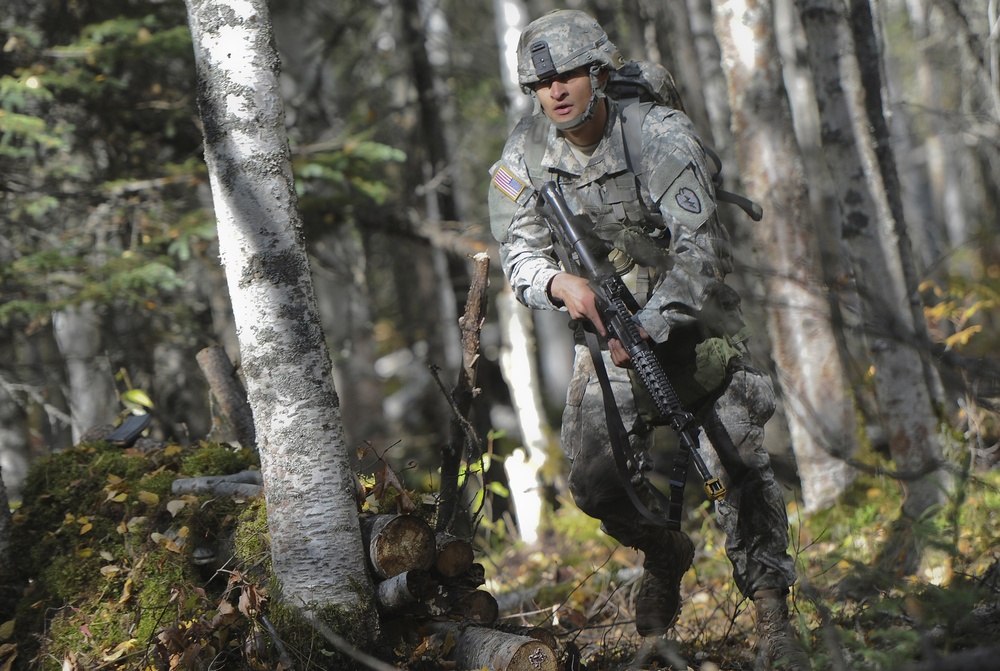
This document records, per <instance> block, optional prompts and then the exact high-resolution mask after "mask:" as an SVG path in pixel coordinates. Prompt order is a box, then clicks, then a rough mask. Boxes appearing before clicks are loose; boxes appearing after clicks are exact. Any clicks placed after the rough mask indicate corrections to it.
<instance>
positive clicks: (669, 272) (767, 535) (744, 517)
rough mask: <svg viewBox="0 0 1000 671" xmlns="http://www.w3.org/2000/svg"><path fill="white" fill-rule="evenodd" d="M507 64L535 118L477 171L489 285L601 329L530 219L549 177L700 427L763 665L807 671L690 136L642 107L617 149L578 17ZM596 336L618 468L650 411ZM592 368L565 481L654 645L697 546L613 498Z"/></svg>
mask: <svg viewBox="0 0 1000 671" xmlns="http://www.w3.org/2000/svg"><path fill="white" fill-rule="evenodd" d="M517 57H518V79H519V81H520V84H521V87H522V89H523V90H524V91H525V93H526V94H530V95H533V96H535V98H536V99H537V102H538V107H539V108H540V110H539V111H538V112H536V113H535V115H533V116H532V117H529V118H526V119H524V120H522V121H521V123H520V124H519V125H518V126H517V127H516V128H515V129H514V131H513V132H512V133H511V135H510V137H509V138H508V140H507V143H506V146H505V147H504V150H503V154H502V157H501V159H500V160H499V161H498V162H497V163H496V164H495V165H494V166H493V168H492V169H491V175H492V183H491V188H490V190H489V206H490V223H491V227H492V231H493V235H494V236H495V237H496V238H497V240H498V241H499V242H500V258H501V263H502V266H503V270H504V274H505V275H506V277H507V279H508V281H509V282H510V285H511V287H512V288H513V290H514V293H515V295H516V296H517V298H518V300H520V301H521V302H522V303H524V304H525V305H527V306H529V307H531V308H534V309H539V310H552V309H559V310H565V311H567V312H568V313H569V315H570V317H572V318H573V319H574V320H578V322H581V323H582V322H585V321H588V322H590V323H591V324H592V325H593V328H595V329H596V330H597V331H598V332H599V333H600V334H601V335H602V336H606V335H607V333H606V331H605V328H604V324H603V323H602V321H601V318H600V314H599V312H598V308H597V304H596V302H595V294H594V292H593V291H592V289H591V287H590V285H589V283H588V281H587V280H586V279H584V278H582V277H578V276H576V275H573V274H571V273H570V272H567V271H566V269H565V268H563V267H562V266H560V264H559V262H558V259H557V256H556V255H555V253H554V251H553V242H552V239H551V237H550V233H549V229H548V228H547V226H546V224H545V223H544V221H543V219H542V218H541V217H540V215H539V214H538V212H537V211H536V208H535V205H536V202H537V199H538V198H537V196H538V190H539V189H540V187H541V186H542V184H544V183H546V182H549V181H555V182H556V183H557V184H558V185H559V187H560V190H561V192H562V194H563V195H564V197H565V198H566V200H567V202H568V204H569V205H570V207H571V209H572V210H573V211H574V212H575V213H577V214H585V215H586V216H587V218H588V219H589V220H590V221H592V222H593V236H594V238H595V239H596V240H598V241H599V242H600V244H603V246H604V251H606V252H607V253H608V255H609V259H611V260H612V261H613V262H614V264H615V267H616V269H617V270H618V271H619V273H620V274H621V276H622V277H623V279H624V280H625V281H626V284H627V285H628V286H629V288H630V289H632V292H633V293H634V294H635V295H636V298H637V299H638V300H639V303H640V305H641V306H642V307H641V309H640V310H639V311H638V312H637V313H636V315H635V319H636V321H637V322H638V324H639V326H640V327H641V332H642V334H643V337H644V338H646V337H648V339H649V340H650V341H651V342H652V343H655V345H654V348H655V350H656V351H657V354H658V356H660V358H661V361H662V362H663V364H664V367H665V368H666V369H667V371H668V376H669V377H670V379H671V382H672V383H673V385H674V387H675V388H676V389H677V393H678V396H679V397H680V398H681V400H682V401H683V402H684V404H685V408H686V409H689V411H690V412H692V413H693V414H694V415H695V416H696V417H697V418H698V419H699V421H700V424H701V426H702V427H703V428H704V432H703V434H704V435H702V441H701V443H702V446H701V450H700V452H701V453H702V454H703V456H704V458H705V461H706V462H707V463H708V464H709V467H710V468H711V469H712V470H713V471H714V472H716V473H718V474H719V475H720V476H721V477H722V479H723V481H724V483H725V486H726V488H727V489H728V494H727V495H726V496H725V498H724V499H722V500H721V501H718V502H717V503H716V516H717V520H718V522H719V524H720V525H721V527H722V529H723V530H724V531H725V533H726V536H727V541H726V551H727V554H728V556H729V558H730V560H731V562H732V565H733V576H734V579H735V582H736V584H737V586H738V588H739V589H740V591H741V592H742V594H743V595H744V596H746V597H748V598H750V599H752V600H753V602H754V604H755V606H756V612H757V632H758V650H759V660H760V662H761V666H762V667H763V668H766V669H772V668H781V669H800V668H808V666H809V665H808V661H807V660H806V658H805V655H804V653H803V652H802V650H801V649H800V648H799V647H798V645H797V643H796V641H795V637H794V634H793V632H792V630H791V627H790V625H789V622H788V606H787V594H788V590H789V587H790V586H791V585H792V584H793V582H794V581H795V569H794V566H793V562H792V559H791V557H790V556H789V554H788V544H789V537H788V520H787V517H786V513H785V501H784V497H783V495H782V492H781V489H780V488H779V486H778V484H777V483H776V482H775V479H774V474H773V472H772V470H771V464H770V460H769V457H768V454H767V452H766V451H765V450H764V448H763V445H762V444H763V426H764V423H765V422H766V421H767V420H768V418H769V417H770V416H771V414H772V413H773V411H774V405H775V399H774V393H773V391H772V389H771V386H770V382H769V380H768V378H767V377H766V376H765V375H764V374H763V373H761V372H760V371H758V370H756V369H755V368H753V367H752V366H751V365H750V361H749V355H748V350H747V347H746V342H745V341H746V337H747V330H746V328H745V326H744V324H743V320H742V316H741V308H740V299H739V296H738V295H737V294H736V292H735V291H734V290H733V289H731V288H730V287H728V286H727V285H726V284H725V277H726V275H727V274H728V273H729V272H731V271H732V258H731V251H730V246H729V238H728V233H727V232H726V230H725V228H724V227H723V226H722V225H721V224H720V223H719V220H718V217H717V215H716V204H715V191H714V188H713V183H712V179H711V170H710V167H709V165H708V159H707V158H706V154H705V151H704V149H703V147H702V145H701V142H700V140H699V139H698V137H697V135H696V133H695V132H694V129H693V127H692V124H691V122H690V120H689V119H688V118H687V117H686V116H685V115H684V114H683V113H682V112H680V111H678V110H676V109H672V108H670V107H667V106H663V105H657V106H653V107H652V108H651V109H649V111H648V113H646V114H645V116H644V117H642V120H641V147H640V148H639V150H637V149H636V148H634V147H632V148H630V147H628V145H627V142H626V138H625V136H624V134H623V127H622V118H621V115H620V110H619V105H618V103H617V102H616V101H615V100H613V99H611V98H609V97H607V96H606V95H605V86H606V84H607V82H608V78H609V74H610V73H611V72H613V71H616V70H617V69H618V68H619V67H621V66H622V65H623V61H622V57H621V54H620V53H619V51H618V49H617V48H616V47H615V45H614V44H612V43H611V41H610V40H609V39H608V36H607V34H606V33H605V31H604V30H603V29H602V28H601V26H600V25H599V24H598V23H597V22H596V21H595V20H594V19H593V18H591V17H590V16H588V15H587V14H585V13H583V12H580V11H576V10H557V11H554V12H550V13H549V14H546V15H545V16H543V17H541V18H539V19H538V20H536V21H534V22H533V23H531V24H530V25H529V26H528V27H527V28H526V29H525V31H524V32H523V33H522V35H521V38H520V42H519V44H518V52H517ZM633 123H634V122H633ZM637 154H638V155H637ZM580 331H581V330H580V329H579V328H578V329H577V333H578V335H580ZM602 342H603V346H602V351H601V355H600V356H599V357H597V358H600V359H601V360H602V362H603V365H604V366H605V367H606V369H607V372H608V374H609V377H610V387H611V388H612V389H613V394H614V397H615V400H616V402H617V405H618V407H619V411H620V413H621V417H622V419H623V420H624V422H625V426H626V428H627V429H629V441H630V442H631V446H630V448H631V449H632V450H633V451H634V453H635V455H639V456H638V457H636V458H634V459H633V462H634V463H639V464H643V463H646V462H647V458H646V457H645V456H644V455H647V454H648V450H649V448H650V447H651V446H652V438H653V430H652V425H651V423H650V422H651V420H652V419H653V417H652V416H651V414H650V413H649V412H648V411H647V410H646V404H645V403H644V402H643V396H642V393H641V391H640V390H638V389H636V388H635V387H634V385H633V376H632V375H631V372H630V370H629V356H628V354H627V352H626V351H625V350H624V348H623V347H622V345H621V343H619V342H618V341H617V340H614V339H610V340H607V339H606V338H605V339H604V340H603V341H602ZM593 359H594V357H592V355H591V352H590V350H588V348H587V347H586V346H585V345H584V344H583V343H582V338H578V339H577V345H576V350H575V359H574V371H573V377H572V380H571V382H570V385H569V390H568V392H567V399H566V408H565V410H564V413H563V420H562V435H561V442H562V447H563V450H564V451H565V453H566V456H567V458H568V461H569V464H570V473H569V487H570V491H571V492H572V494H573V497H574V500H575V502H576V504H577V505H578V506H579V507H580V509H581V510H583V511H584V512H585V513H586V514H588V515H590V516H592V517H595V518H597V519H599V520H601V524H602V528H603V529H604V531H605V532H607V533H608V534H609V535H611V536H613V537H614V538H616V539H617V540H618V541H620V542H621V543H623V544H625V545H628V546H630V547H633V548H636V549H638V550H641V551H642V552H643V554H644V562H643V568H644V574H643V579H642V585H641V588H640V590H639V593H638V595H637V598H636V603H635V612H636V629H637V631H638V633H639V634H640V635H642V636H659V635H663V634H665V633H666V632H667V631H668V630H669V629H670V627H672V626H673V625H674V623H675V622H676V620H677V617H678V615H679V613H680V606H681V599H680V581H681V577H682V576H683V574H684V573H685V571H687V569H688V568H689V567H690V565H691V562H692V558H693V555H694V547H693V544H692V542H691V540H690V538H689V537H688V536H687V535H686V534H684V533H682V532H679V531H670V530H668V529H667V528H665V527H664V526H662V525H659V524H657V523H656V522H655V520H653V519H651V518H650V516H649V515H645V514H643V513H641V512H640V510H639V509H638V507H637V506H635V505H633V504H632V503H631V501H630V499H629V498H628V497H627V492H626V490H625V486H624V485H623V480H622V478H621V477H620V476H619V473H618V471H617V470H616V466H615V462H614V457H613V455H612V452H611V448H610V447H609V445H610V439H609V430H608V426H607V421H606V417H605V409H604V402H603V398H602V389H601V386H600V384H599V383H598V381H597V377H596V376H595V363H594V360H593ZM705 436H708V437H709V438H711V442H707V441H706V440H705ZM642 470H643V469H642V468H639V469H636V470H635V472H634V473H632V476H631V478H630V479H631V482H632V483H634V484H633V486H634V489H635V492H636V494H638V497H639V498H640V499H641V500H642V501H643V502H644V503H645V505H646V507H647V508H648V509H651V510H662V509H661V508H660V507H659V506H658V504H657V499H656V497H655V496H654V495H653V493H652V488H651V487H652V486H651V485H650V484H649V482H648V480H647V479H646V477H645V476H644V474H643V473H642Z"/></svg>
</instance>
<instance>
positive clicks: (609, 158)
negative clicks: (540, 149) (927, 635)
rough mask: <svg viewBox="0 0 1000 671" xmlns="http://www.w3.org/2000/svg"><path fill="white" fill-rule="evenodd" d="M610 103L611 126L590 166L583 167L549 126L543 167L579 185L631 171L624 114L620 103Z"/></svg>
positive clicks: (564, 141) (565, 142) (565, 141)
mask: <svg viewBox="0 0 1000 671" xmlns="http://www.w3.org/2000/svg"><path fill="white" fill-rule="evenodd" d="M606 100H607V101H608V123H607V126H605V129H604V137H602V138H601V142H600V144H598V145H597V149H595V150H594V155H593V156H592V157H591V159H590V163H589V164H587V165H586V166H581V165H580V163H579V161H577V160H576V156H574V154H573V151H572V150H571V149H570V147H569V142H568V141H567V140H566V138H564V137H563V136H562V135H561V134H560V133H559V131H558V130H557V129H556V127H555V126H554V125H552V124H549V133H548V137H547V140H546V147H545V154H544V156H542V167H543V168H546V169H550V170H555V171H557V172H560V173H563V174H565V175H567V176H568V177H570V178H571V179H573V180H574V181H576V182H577V183H578V184H581V185H582V184H589V183H590V182H595V181H597V180H598V179H600V178H601V177H603V176H605V175H616V174H618V173H622V172H625V171H627V170H628V163H627V161H626V158H625V139H624V137H623V136H622V123H621V115H620V114H619V113H618V104H617V103H616V102H615V101H614V100H612V99H610V98H606Z"/></svg>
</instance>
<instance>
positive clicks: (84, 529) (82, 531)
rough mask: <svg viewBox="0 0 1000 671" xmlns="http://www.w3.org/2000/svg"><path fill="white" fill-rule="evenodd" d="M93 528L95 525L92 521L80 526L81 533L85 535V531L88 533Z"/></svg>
mask: <svg viewBox="0 0 1000 671" xmlns="http://www.w3.org/2000/svg"><path fill="white" fill-rule="evenodd" d="M93 528H94V525H93V524H91V523H90V522H87V523H86V524H84V525H83V526H82V527H80V535H81V536H82V535H84V534H85V533H87V532H88V531H90V530H91V529H93Z"/></svg>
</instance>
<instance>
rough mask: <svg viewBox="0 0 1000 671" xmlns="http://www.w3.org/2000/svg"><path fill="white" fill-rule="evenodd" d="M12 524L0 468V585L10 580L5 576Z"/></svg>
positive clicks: (9, 559)
mask: <svg viewBox="0 0 1000 671" xmlns="http://www.w3.org/2000/svg"><path fill="white" fill-rule="evenodd" d="M13 525H14V522H13V519H12V517H11V514H10V501H9V500H8V499H7V486H6V485H4V483H3V470H2V469H0V585H8V584H9V582H10V581H8V580H6V576H7V574H8V572H9V571H10V569H11V556H10V535H11V531H12V528H13ZM4 596H6V595H4Z"/></svg>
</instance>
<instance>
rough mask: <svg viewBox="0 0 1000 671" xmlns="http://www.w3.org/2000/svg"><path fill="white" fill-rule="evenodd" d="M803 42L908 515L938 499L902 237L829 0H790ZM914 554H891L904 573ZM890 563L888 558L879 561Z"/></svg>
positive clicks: (837, 13) (842, 26) (931, 418)
mask: <svg viewBox="0 0 1000 671" xmlns="http://www.w3.org/2000/svg"><path fill="white" fill-rule="evenodd" d="M797 6H798V8H799V12H800V15H801V17H802V23H803V25H804V27H805V30H806V33H807V35H808V39H809V56H810V61H811V63H812V68H813V76H814V77H815V87H816V95H817V99H818V100H819V102H820V115H821V117H820V118H821V134H822V141H823V147H824V150H825V155H826V158H827V162H828V165H829V168H830V172H831V174H832V175H833V179H834V184H835V187H836V190H837V200H838V203H839V205H840V211H841V216H842V218H843V222H844V223H843V232H842V235H843V239H844V242H845V243H846V245H847V247H848V249H849V251H850V255H851V260H852V264H853V269H854V275H855V278H856V281H857V285H858V293H859V297H860V305H861V312H862V320H863V323H864V327H863V333H862V334H861V335H862V337H864V338H866V342H867V346H868V347H867V349H868V351H869V353H870V357H871V361H872V363H873V364H874V367H875V376H874V385H875V395H876V397H877V400H878V405H879V408H880V410H881V419H882V422H883V423H884V425H885V429H886V435H887V436H888V440H889V450H890V452H891V454H892V457H893V458H894V460H895V462H896V466H897V467H898V468H899V469H900V471H901V476H902V477H903V478H904V482H905V486H906V490H907V494H908V495H907V498H906V500H905V502H904V505H903V515H904V518H909V519H911V520H912V519H915V518H916V517H917V516H919V515H920V514H921V513H923V512H924V511H925V510H927V508H928V507H930V506H931V505H933V504H934V503H936V502H937V501H938V500H939V499H940V487H941V482H940V475H939V474H938V473H937V469H938V466H939V464H938V455H939V446H938V439H937V425H938V420H937V415H936V412H935V409H934V407H933V405H932V402H931V399H932V395H931V391H930V389H929V387H928V382H927V377H926V376H925V375H924V364H923V361H922V357H921V355H920V352H919V351H918V349H917V348H918V346H919V344H920V342H921V341H920V340H919V338H918V337H917V336H916V335H915V332H916V325H915V324H914V321H913V320H914V312H913V311H912V310H911V305H910V298H909V297H910V296H911V295H912V294H913V293H914V290H915V287H912V286H908V285H907V282H906V274H905V273H904V267H903V264H904V259H903V258H902V257H901V255H900V249H901V247H902V248H907V247H908V246H909V241H908V239H907V238H906V231H905V227H904V224H903V222H902V221H899V220H898V219H897V218H896V217H895V216H893V210H892V208H891V207H890V204H889V200H888V196H887V194H886V191H885V188H886V185H885V182H884V180H883V172H882V170H881V169H880V166H879V161H878V157H877V156H876V155H875V152H874V148H873V146H874V145H875V144H876V142H875V139H874V138H873V137H872V136H871V134H870V128H871V123H870V120H869V119H868V117H867V115H866V113H865V101H864V92H863V91H862V87H861V82H860V76H861V75H860V70H859V68H858V63H857V60H856V57H855V50H854V42H853V39H852V36H851V32H850V30H849V28H848V25H847V17H846V16H845V15H844V6H843V4H842V3H841V2H839V1H837V0H797ZM918 556H919V555H918V553H914V552H904V551H903V550H902V549H901V550H900V551H899V558H900V559H902V558H905V559H906V561H905V564H895V565H894V566H893V568H895V569H898V570H900V571H903V572H904V574H905V573H906V572H909V571H910V570H912V569H913V568H914V566H913V562H915V561H916V559H917V558H918ZM887 559H888V561H889V562H890V563H895V561H894V558H892V557H888V558H887Z"/></svg>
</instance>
